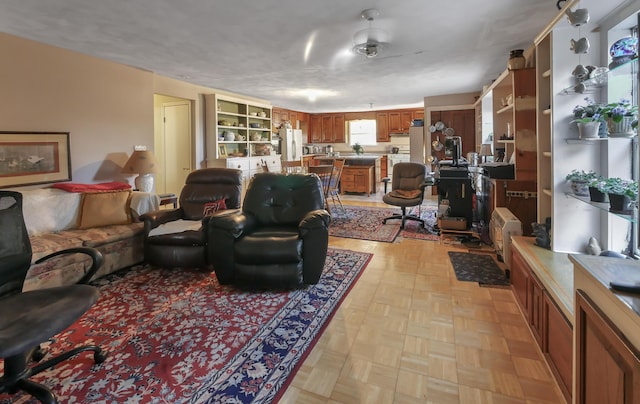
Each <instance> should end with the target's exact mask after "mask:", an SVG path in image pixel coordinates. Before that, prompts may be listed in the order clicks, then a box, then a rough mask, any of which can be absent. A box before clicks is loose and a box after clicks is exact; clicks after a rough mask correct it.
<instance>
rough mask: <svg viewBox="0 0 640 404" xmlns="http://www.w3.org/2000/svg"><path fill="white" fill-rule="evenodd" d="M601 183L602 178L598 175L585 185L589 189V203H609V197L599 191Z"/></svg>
mask: <svg viewBox="0 0 640 404" xmlns="http://www.w3.org/2000/svg"><path fill="white" fill-rule="evenodd" d="M602 182H604V178H603V177H602V176H600V175H598V176H597V177H596V178H593V179H591V180H589V182H588V183H587V186H588V187H589V199H590V200H591V202H598V203H609V195H608V194H607V193H605V192H602V191H601V190H600V187H601V183H602Z"/></svg>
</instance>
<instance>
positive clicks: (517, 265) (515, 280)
mask: <svg viewBox="0 0 640 404" xmlns="http://www.w3.org/2000/svg"><path fill="white" fill-rule="evenodd" d="M511 254H512V255H511V268H510V269H511V273H510V277H511V289H512V290H513V294H514V295H515V297H516V300H517V302H518V304H519V305H520V307H521V308H522V312H523V313H524V315H525V316H527V321H529V318H528V315H529V300H528V299H527V295H528V289H529V273H530V272H529V271H528V266H527V264H526V262H525V261H524V259H523V258H522V255H520V253H519V252H518V250H516V249H512V250H511Z"/></svg>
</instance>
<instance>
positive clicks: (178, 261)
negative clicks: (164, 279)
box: [140, 168, 242, 268]
mask: <svg viewBox="0 0 640 404" xmlns="http://www.w3.org/2000/svg"><path fill="white" fill-rule="evenodd" d="M241 190H242V171H241V170H236V169H230V168H203V169H200V170H196V171H193V172H191V173H190V174H189V175H188V176H187V179H186V183H185V185H184V188H182V191H181V192H180V198H179V203H180V204H179V207H178V208H177V209H166V210H158V211H155V212H149V213H145V214H144V215H142V216H140V219H141V220H143V221H144V234H145V238H144V257H145V261H146V262H148V263H151V264H154V265H158V266H162V267H183V268H203V267H207V266H208V265H209V263H208V261H207V250H206V246H207V232H206V231H205V229H206V222H207V221H208V219H209V216H205V215H204V211H205V204H207V203H214V202H216V201H220V200H221V199H224V201H225V205H226V207H227V209H237V208H239V207H240V192H241ZM177 220H188V221H200V222H201V223H202V226H198V223H197V222H196V223H194V224H195V227H196V229H194V230H185V231H179V232H173V233H168V234H160V235H149V233H150V232H151V231H152V229H155V228H157V227H158V226H160V225H162V224H168V223H169V222H175V221H177ZM197 227H200V228H197Z"/></svg>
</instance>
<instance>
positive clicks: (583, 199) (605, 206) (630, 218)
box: [565, 192, 637, 223]
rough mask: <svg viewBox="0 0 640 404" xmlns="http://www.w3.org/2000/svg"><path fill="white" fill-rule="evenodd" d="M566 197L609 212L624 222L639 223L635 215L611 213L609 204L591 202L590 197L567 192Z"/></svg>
mask: <svg viewBox="0 0 640 404" xmlns="http://www.w3.org/2000/svg"><path fill="white" fill-rule="evenodd" d="M565 195H567V196H569V197H571V198H574V199H577V200H579V201H581V202H584V203H586V204H588V205H591V206H593V207H594V208H598V209H600V210H604V211H606V212H609V213H610V214H612V215H614V216H618V217H621V218H623V219H624V220H627V221H629V222H633V223H635V222H636V221H637V218H636V217H635V216H634V215H623V214H620V213H615V212H610V211H609V202H591V200H590V199H589V197H588V196H578V195H576V194H574V193H571V192H566V193H565ZM636 211H637V210H636Z"/></svg>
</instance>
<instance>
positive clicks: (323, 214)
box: [298, 209, 331, 237]
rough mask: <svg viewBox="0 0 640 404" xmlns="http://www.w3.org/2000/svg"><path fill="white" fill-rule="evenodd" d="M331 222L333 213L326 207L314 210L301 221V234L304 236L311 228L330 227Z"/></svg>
mask: <svg viewBox="0 0 640 404" xmlns="http://www.w3.org/2000/svg"><path fill="white" fill-rule="evenodd" d="M329 224H331V215H330V214H329V212H327V211H326V210H324V209H319V210H314V211H311V212H309V213H307V214H306V215H305V217H304V218H303V219H302V220H301V221H300V224H299V225H298V227H299V228H300V235H301V236H302V237H304V236H305V234H306V233H307V232H309V231H311V230H315V229H328V228H329Z"/></svg>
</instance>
